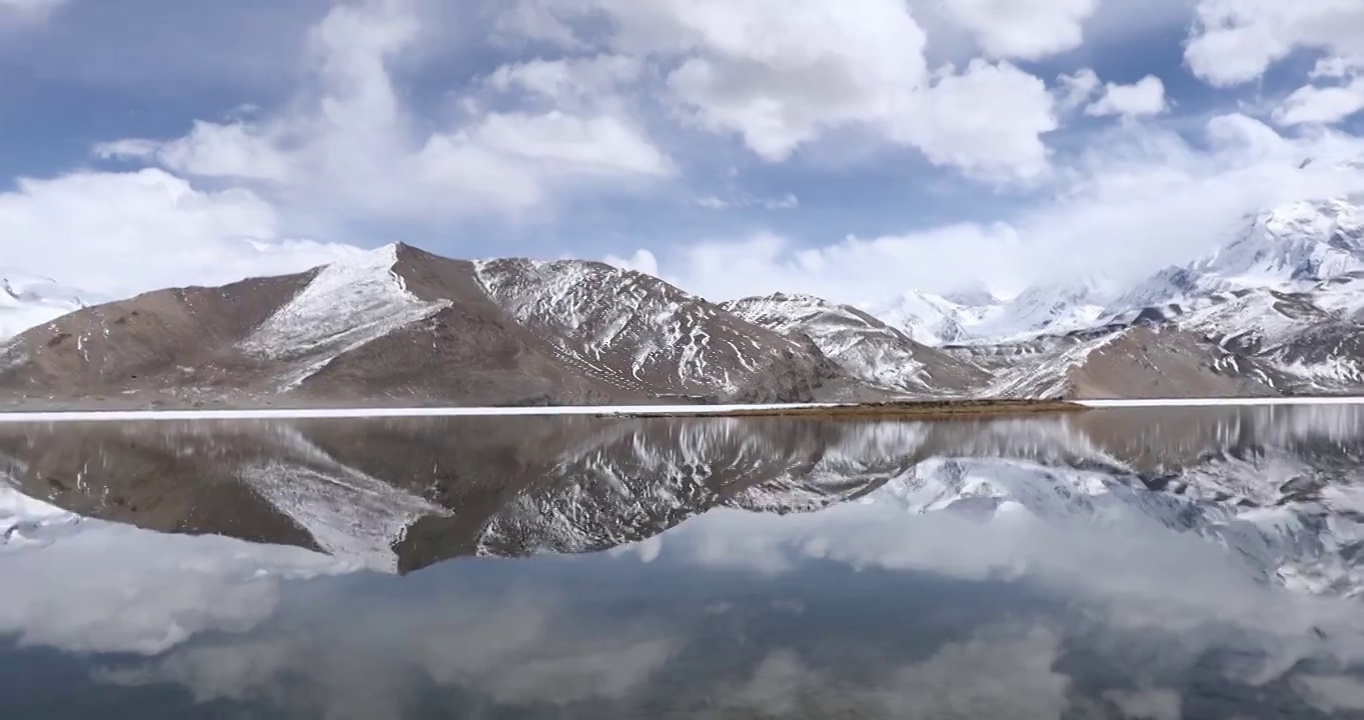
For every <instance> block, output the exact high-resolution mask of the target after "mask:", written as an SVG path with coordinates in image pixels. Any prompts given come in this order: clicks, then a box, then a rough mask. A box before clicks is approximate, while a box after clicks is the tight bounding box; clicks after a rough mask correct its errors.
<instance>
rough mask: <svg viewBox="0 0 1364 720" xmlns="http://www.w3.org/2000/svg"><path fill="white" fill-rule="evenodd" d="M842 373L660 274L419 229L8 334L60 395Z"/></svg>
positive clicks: (16, 370) (802, 388)
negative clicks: (293, 270)
mask: <svg viewBox="0 0 1364 720" xmlns="http://www.w3.org/2000/svg"><path fill="white" fill-rule="evenodd" d="M837 376H838V372H837V370H836V368H835V367H834V366H833V365H832V364H831V363H830V362H829V361H828V360H827V359H826V358H824V357H823V356H822V354H820V353H819V352H818V350H816V349H814V348H813V346H810V345H808V344H803V343H800V342H797V341H795V340H792V339H790V338H787V337H785V336H781V335H778V334H776V333H772V332H769V331H767V330H764V329H762V328H759V327H757V326H754V325H751V324H749V323H747V322H745V321H743V320H740V319H738V318H736V317H734V316H732V315H730V314H729V313H726V312H724V311H723V310H721V309H720V308H718V307H716V306H714V305H711V304H709V303H706V302H704V301H701V300H699V299H696V298H693V297H691V296H689V295H687V294H686V293H683V292H682V291H680V290H678V289H676V288H673V287H672V286H669V285H667V284H666V283H664V282H662V281H661V280H657V279H656V278H652V277H649V276H646V275H641V274H639V273H634V272H626V271H621V270H616V269H614V268H611V267H609V266H606V265H601V264H598V263H586V262H559V263H535V262H530V261H499V262H489V263H480V264H475V263H471V262H466V261H458V260H448V259H445V258H441V257H437V256H435V255H431V254H429V253H426V252H423V251H421V250H417V249H415V248H411V247H408V246H404V245H391V246H387V247H385V248H380V249H379V250H375V251H373V252H371V253H368V254H366V255H364V256H362V257H360V258H357V259H355V260H350V261H346V262H340V263H336V264H333V265H329V266H326V267H323V268H319V269H317V270H314V271H312V272H309V273H305V274H302V275H294V276H287V277H274V278H261V279H253V280H247V281H245V282H241V283H236V284H233V285H229V286H225V287H221V288H184V289H176V290H165V291H159V292H153V293H148V294H145V295H141V296H139V297H136V298H133V299H130V300H125V301H120V302H114V303H109V304H106V305H100V306H96V307H92V308H86V309H82V310H79V311H77V312H74V313H71V314H69V315H66V316H63V317H61V318H58V319H56V320H53V321H51V322H48V323H45V324H43V325H40V326H38V327H36V328H33V329H31V330H29V331H27V332H25V333H23V334H21V335H19V336H17V337H16V338H14V339H13V340H11V341H9V342H8V343H6V344H5V345H4V346H3V347H0V391H3V392H5V393H6V394H7V395H8V396H9V398H10V399H11V400H12V401H13V400H29V401H36V402H45V401H52V402H58V403H61V402H71V401H79V400H86V401H91V399H93V398H104V399H106V402H108V401H118V400H125V401H127V400H131V401H137V402H154V403H162V404H196V403H198V404H203V403H230V404H236V405H253V404H264V403H274V404H348V403H349V404H354V403H367V404H385V403H404V404H413V403H416V404H431V403H438V404H455V405H461V404H467V405H508V404H510V405H517V404H595V403H633V402H649V401H653V400H672V401H683V402H707V401H709V402H764V401H769V402H770V401H790V402H800V401H810V400H813V399H816V398H817V397H821V396H822V394H827V393H832V392H836V389H835V388H834V387H833V384H831V383H830V381H832V380H835V379H836V378H837ZM826 385H830V387H829V388H826V387H825V386H826Z"/></svg>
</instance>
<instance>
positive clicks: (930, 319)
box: [859, 290, 971, 345]
mask: <svg viewBox="0 0 1364 720" xmlns="http://www.w3.org/2000/svg"><path fill="white" fill-rule="evenodd" d="M859 309H861V310H864V311H866V312H869V313H871V314H872V315H874V316H876V317H877V318H879V319H880V320H881V321H882V322H884V323H886V324H888V325H890V326H892V327H895V328H897V329H899V330H900V331H901V332H904V333H905V334H906V335H908V336H909V337H910V338H912V339H913V340H915V341H916V342H919V343H922V344H924V345H943V344H947V343H953V342H958V341H960V340H962V339H964V338H965V337H966V325H967V324H968V323H970V322H971V317H970V315H971V309H968V308H966V307H963V306H962V305H958V304H957V303H954V302H952V301H951V300H948V299H946V298H944V297H942V296H940V295H934V294H932V293H926V292H921V291H918V290H911V291H909V292H907V293H904V294H903V295H901V296H899V297H897V298H895V299H893V300H891V301H889V302H886V303H882V304H880V305H868V306H864V307H861V308H859Z"/></svg>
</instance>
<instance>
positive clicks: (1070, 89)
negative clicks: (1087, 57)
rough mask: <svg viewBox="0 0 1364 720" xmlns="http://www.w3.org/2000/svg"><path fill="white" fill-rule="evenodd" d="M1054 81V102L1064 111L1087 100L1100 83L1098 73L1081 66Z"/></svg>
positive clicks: (1072, 108)
mask: <svg viewBox="0 0 1364 720" xmlns="http://www.w3.org/2000/svg"><path fill="white" fill-rule="evenodd" d="M1056 81H1057V89H1056V93H1057V100H1056V104H1057V105H1058V106H1059V107H1060V108H1061V109H1062V110H1064V111H1066V112H1069V111H1071V110H1075V109H1076V108H1079V107H1080V106H1082V105H1084V104H1085V103H1087V102H1089V99H1090V98H1092V97H1094V93H1095V92H1096V91H1097V90H1098V89H1099V86H1100V85H1101V84H1102V83H1100V81H1099V75H1098V73H1095V72H1094V70H1092V69H1090V68H1083V69H1081V70H1078V71H1076V72H1075V73H1073V74H1071V75H1062V76H1060V77H1059V78H1057V79H1056Z"/></svg>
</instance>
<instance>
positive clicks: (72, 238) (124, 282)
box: [0, 170, 357, 297]
mask: <svg viewBox="0 0 1364 720" xmlns="http://www.w3.org/2000/svg"><path fill="white" fill-rule="evenodd" d="M0 226H2V227H4V228H5V254H6V264H7V265H9V266H12V267H16V268H21V269H23V270H26V271H28V272H32V273H38V274H41V275H44V276H48V277H53V278H56V279H58V280H60V281H61V282H62V283H64V284H67V285H71V286H74V287H79V288H81V289H83V290H86V291H89V292H92V293H97V294H103V295H109V296H115V297H117V296H124V295H129V294H133V293H137V292H142V291H146V290H153V289H158V288H162V287H166V286H170V285H176V286H183V285H189V284H203V285H216V284H222V283H226V282H231V281H234V280H240V279H242V278H244V277H249V276H256V275H272V274H281V273H290V272H299V271H302V270H306V269H308V268H310V267H314V266H316V265H319V264H322V263H325V262H330V261H331V260H334V259H337V258H339V257H344V256H347V255H350V254H352V253H355V252H357V250H356V249H355V248H352V247H350V246H346V245H336V244H325V243H316V242H308V241H301V240H285V239H281V238H280V236H279V222H278V218H277V217H276V214H275V211H274V209H273V208H272V207H271V206H270V205H269V204H268V203H266V202H264V201H263V200H261V199H260V198H259V197H257V196H255V195H253V194H252V193H250V192H248V191H245V190H225V191H220V192H206V191H201V190H197V189H195V188H194V187H192V186H191V185H190V184H189V183H187V182H186V181H184V180H182V179H180V178H177V177H175V176H173V175H170V174H168V173H165V172H163V171H161V170H143V171H139V172H134V173H97V172H83V173H72V174H69V175H63V176H61V177H57V178H54V179H48V180H30V179H22V180H20V181H19V183H18V187H17V189H15V190H14V191H12V192H8V193H3V194H0Z"/></svg>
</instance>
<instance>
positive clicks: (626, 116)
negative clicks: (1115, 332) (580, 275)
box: [0, 0, 1364, 302]
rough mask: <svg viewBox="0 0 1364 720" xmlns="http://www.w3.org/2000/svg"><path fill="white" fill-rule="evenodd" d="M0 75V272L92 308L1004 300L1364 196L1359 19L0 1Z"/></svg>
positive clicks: (817, 0) (1150, 263)
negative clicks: (505, 269) (333, 294)
mask: <svg viewBox="0 0 1364 720" xmlns="http://www.w3.org/2000/svg"><path fill="white" fill-rule="evenodd" d="M0 71H2V72H3V73H4V75H5V77H6V78H7V79H8V80H9V82H8V83H7V86H6V92H5V93H4V94H3V95H0V132H3V136H4V137H5V138H6V139H7V140H8V142H9V146H8V148H7V150H8V152H6V153H4V155H3V157H0V176H2V177H3V179H4V182H3V183H0V187H3V188H4V190H6V191H7V194H5V195H4V196H0V227H3V228H5V230H6V232H7V235H8V237H7V238H6V240H5V243H6V245H7V246H8V247H7V249H8V250H9V253H8V255H9V257H5V258H0V267H9V268H21V269H23V270H26V271H29V272H35V273H42V274H47V275H51V276H54V277H57V278H58V279H60V280H62V281H63V282H67V283H70V284H74V285H78V286H82V287H86V288H88V289H90V290H91V291H93V292H100V293H107V294H111V295H119V294H126V293H129V292H135V291H140V290H145V289H150V288H154V287H161V286H166V285H183V284H190V283H210V282H222V281H225V280H230V279H235V277H239V276H241V275H247V274H260V273H273V272H287V271H293V270H297V269H300V268H302V267H307V266H309V265H312V264H316V263H318V262H325V261H327V260H330V259H333V258H336V257H342V256H345V255H346V254H348V253H350V252H353V248H367V247H374V246H377V245H380V244H383V243H386V242H390V241H393V240H404V241H407V242H409V243H412V244H416V245H420V246H424V247H427V248H429V249H431V250H433V251H436V252H439V253H442V254H447V255H450V256H457V257H484V256H493V255H531V256H540V257H560V256H573V257H584V258H590V259H603V258H611V259H612V260H613V261H615V262H619V263H622V264H629V265H632V266H634V267H637V268H639V269H643V270H646V271H649V272H654V273H657V274H659V275H661V276H663V277H665V278H666V279H669V280H672V281H674V282H677V283H678V284H680V285H682V286H684V287H686V288H687V289H690V290H693V291H695V292H699V293H702V294H704V295H706V296H707V297H714V298H716V299H723V298H724V297H729V296H735V295H742V294H748V293H758V292H769V291H772V290H776V289H784V290H790V291H804V292H814V293H817V294H822V295H825V296H828V297H831V298H832V299H835V300H840V301H845V302H876V301H877V300H878V299H884V298H888V297H892V296H894V295H897V294H899V293H902V292H905V291H908V290H913V289H927V290H931V291H939V292H944V291H949V290H952V289H954V287H956V286H961V285H967V284H972V283H973V282H975V281H983V282H985V283H987V284H988V285H990V286H991V287H992V288H994V289H995V290H997V291H998V292H1000V293H1002V294H1009V293H1012V292H1017V291H1018V290H1020V289H1021V288H1022V287H1023V286H1025V285H1026V284H1028V283H1031V282H1036V281H1042V280H1048V279H1054V278H1057V277H1065V276H1067V275H1070V274H1073V273H1077V272H1092V273H1099V274H1105V275H1114V276H1117V277H1118V279H1127V278H1134V277H1139V276H1140V275H1141V274H1142V273H1146V272H1150V271H1153V270H1155V269H1157V268H1159V267H1160V266H1163V265H1165V264H1168V263H1172V262H1181V261H1184V260H1187V259H1189V258H1190V257H1192V256H1195V255H1197V254H1199V253H1201V252H1203V251H1204V250H1206V249H1207V248H1208V247H1210V246H1211V245H1212V244H1213V243H1215V242H1216V241H1217V239H1218V237H1219V236H1220V235H1222V234H1225V233H1227V232H1231V231H1233V229H1234V227H1235V223H1236V222H1237V220H1238V219H1239V218H1240V217H1242V216H1244V215H1245V214H1246V213H1252V212H1256V211H1259V210H1263V209H1266V208H1269V207H1272V206H1273V205H1275V204H1277V203H1281V202H1286V201H1290V200H1295V199H1302V198H1308V197H1317V196H1329V195H1348V194H1353V193H1358V192H1360V191H1361V190H1364V178H1360V177H1359V175H1360V173H1359V172H1358V171H1357V170H1350V171H1338V170H1337V168H1338V167H1339V161H1341V160H1343V159H1345V158H1348V157H1353V156H1356V155H1358V154H1359V153H1361V152H1364V141H1361V140H1360V138H1359V137H1358V136H1359V135H1360V134H1361V132H1364V120H1361V115H1362V114H1361V113H1360V112H1358V110H1359V109H1360V108H1361V107H1364V79H1360V78H1364V4H1360V3H1358V2H1353V1H1352V0H1313V2H1311V3H1283V2H1279V1H1278V0H1149V1H1146V2H1141V3H1135V2H1128V1H1127V0H942V1H939V0H844V1H843V2H840V3H836V4H831V3H828V2H824V1H823V0H724V1H723V2H721V1H720V0H689V1H687V2H684V1H683V0H647V1H645V0H516V1H515V2H512V1H506V2H491V1H488V2H483V1H481V0H459V1H457V2H437V1H436V0H337V1H336V2H329V1H327V0H238V2H234V3H212V2H206V1H199V0H189V1H187V0H118V1H117V2H112V1H103V0H101V1H98V2H97V1H96V0H0ZM1063 77H1069V78H1072V80H1071V81H1069V82H1068V81H1065V80H1063V79H1062V78H1063ZM1076 88H1078V90H1075V91H1074V92H1071V90H1074V89H1076ZM1068 93H1069V94H1068ZM1308 156H1321V157H1327V158H1331V159H1332V160H1331V162H1327V163H1320V164H1317V165H1314V166H1310V167H1309V169H1307V170H1303V171H1299V170H1298V169H1297V165H1298V164H1299V163H1300V162H1301V159H1302V158H1303V157H1308Z"/></svg>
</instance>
